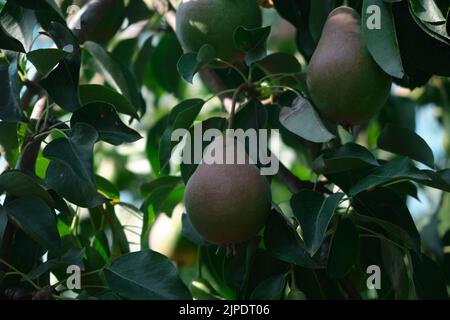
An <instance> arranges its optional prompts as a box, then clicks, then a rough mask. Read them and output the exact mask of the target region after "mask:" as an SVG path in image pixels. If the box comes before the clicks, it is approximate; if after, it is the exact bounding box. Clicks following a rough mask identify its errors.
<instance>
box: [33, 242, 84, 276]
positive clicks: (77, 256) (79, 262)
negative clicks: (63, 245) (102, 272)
mask: <svg viewBox="0 0 450 320" xmlns="http://www.w3.org/2000/svg"><path fill="white" fill-rule="evenodd" d="M83 256H84V249H83V248H71V249H69V250H68V251H67V252H66V253H64V254H63V255H62V256H61V257H57V258H53V259H49V260H47V261H45V262H44V263H42V264H40V265H39V266H38V267H37V268H35V269H33V270H32V271H30V272H29V273H28V277H29V278H30V279H37V278H39V277H40V276H41V275H43V274H44V273H47V272H49V271H52V270H55V269H58V268H62V267H68V266H70V265H76V266H79V267H80V268H83V267H84V263H83ZM64 271H65V270H64Z"/></svg>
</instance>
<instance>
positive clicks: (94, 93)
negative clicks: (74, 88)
mask: <svg viewBox="0 0 450 320" xmlns="http://www.w3.org/2000/svg"><path fill="white" fill-rule="evenodd" d="M80 100H81V103H82V104H83V105H87V104H89V103H92V102H103V103H109V104H111V105H113V106H114V107H115V108H116V110H117V112H120V113H123V114H127V115H129V116H132V117H133V118H135V119H137V118H139V115H138V114H137V110H136V109H135V107H134V106H133V105H132V104H131V102H130V101H129V100H128V99H127V98H125V97H124V96H123V95H121V94H120V93H118V92H116V91H114V90H111V89H109V88H108V87H106V86H102V85H98V84H84V85H80Z"/></svg>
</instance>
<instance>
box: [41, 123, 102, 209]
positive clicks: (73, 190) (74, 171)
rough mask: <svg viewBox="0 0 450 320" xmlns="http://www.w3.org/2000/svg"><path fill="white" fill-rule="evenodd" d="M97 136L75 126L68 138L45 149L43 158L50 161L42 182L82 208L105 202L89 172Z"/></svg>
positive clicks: (81, 126) (91, 173)
mask: <svg viewBox="0 0 450 320" xmlns="http://www.w3.org/2000/svg"><path fill="white" fill-rule="evenodd" d="M97 139H98V134H97V132H96V131H95V129H94V128H92V127H91V126H90V125H87V124H83V123H79V124H76V125H75V126H74V127H73V128H72V132H71V135H70V137H69V138H59V139H56V140H54V141H52V142H51V143H49V144H48V145H47V147H46V148H45V149H44V153H43V154H44V157H46V158H48V159H50V160H52V161H51V162H50V165H49V166H48V169H47V173H46V177H45V181H46V183H47V185H49V186H50V187H51V188H52V189H54V190H55V191H56V192H57V193H58V194H59V195H60V196H62V197H64V198H66V199H67V200H69V201H70V202H72V203H74V204H77V205H79V206H82V207H95V206H97V205H99V204H101V203H103V202H104V201H105V198H103V197H102V196H100V195H99V194H98V193H97V188H96V185H95V179H94V173H93V168H92V165H93V164H92V162H93V160H92V158H93V148H94V144H95V142H96V141H97Z"/></svg>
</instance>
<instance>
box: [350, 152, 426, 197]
mask: <svg viewBox="0 0 450 320" xmlns="http://www.w3.org/2000/svg"><path fill="white" fill-rule="evenodd" d="M404 179H408V180H424V181H430V180H431V179H430V178H429V177H428V176H427V175H426V174H425V173H423V172H421V171H420V170H418V169H417V168H416V167H415V166H414V164H413V163H412V162H411V160H409V159H407V158H400V159H397V160H392V161H390V162H388V163H386V164H384V165H382V166H379V167H377V168H376V169H374V170H373V171H372V173H370V174H369V175H368V176H367V177H365V178H363V179H362V180H360V181H358V182H357V183H356V184H355V185H353V187H352V188H351V189H350V195H351V196H354V195H357V194H358V193H360V192H362V191H364V190H369V189H372V188H374V187H377V186H381V185H386V184H388V183H392V182H395V181H400V180H404Z"/></svg>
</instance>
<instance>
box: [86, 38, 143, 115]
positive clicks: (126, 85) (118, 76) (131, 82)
mask: <svg viewBox="0 0 450 320" xmlns="http://www.w3.org/2000/svg"><path fill="white" fill-rule="evenodd" d="M84 48H85V49H86V50H87V51H88V52H89V53H90V54H91V55H92V56H93V57H94V66H95V68H96V69H97V71H98V72H99V73H100V74H101V75H102V76H103V77H104V78H105V80H106V81H107V82H108V83H109V84H110V85H111V86H112V87H113V88H114V89H115V90H117V91H118V92H119V93H122V94H123V95H124V96H125V97H126V98H127V99H128V100H129V101H130V102H131V103H132V104H133V106H134V108H135V110H142V109H143V102H142V97H141V95H140V90H139V88H138V86H137V82H136V79H135V78H134V76H133V75H132V74H131V72H130V71H129V70H128V68H126V67H125V66H124V65H122V64H121V63H120V62H119V61H117V60H116V59H115V58H114V57H113V56H112V55H111V54H110V53H108V52H107V51H106V50H105V49H103V48H102V47H101V46H100V45H98V44H96V43H95V42H92V41H86V42H85V43H84Z"/></svg>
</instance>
